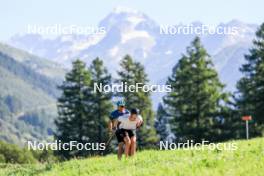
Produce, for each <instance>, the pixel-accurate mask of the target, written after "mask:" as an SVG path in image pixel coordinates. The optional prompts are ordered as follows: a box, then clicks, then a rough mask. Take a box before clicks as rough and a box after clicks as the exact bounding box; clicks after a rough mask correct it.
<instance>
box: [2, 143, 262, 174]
mask: <svg viewBox="0 0 264 176" xmlns="http://www.w3.org/2000/svg"><path fill="white" fill-rule="evenodd" d="M230 142H233V141H230ZM235 142H236V143H237V146H238V149H237V150H235V151H219V150H213V151H212V150H203V151H201V150H169V151H168V150H167V151H155V150H148V151H141V152H138V153H137V155H136V156H135V157H134V158H129V159H123V160H122V161H118V160H117V158H116V156H115V155H109V156H106V157H93V158H89V159H81V160H71V161H68V162H64V163H57V164H39V165H24V166H21V165H7V166H2V167H0V168H2V169H1V170H0V175H18V176H19V175H47V176H77V175H92V176H104V175H106V176H119V175H120V176H163V175H172V176H177V175H185V176H192V175H201V176H207V175H208V176H220V175H221V176H222V175H226V176H235V175H239V176H240V175H247V176H248V175H252V176H257V175H259V176H261V175H263V173H264V138H256V139H252V140H249V141H235Z"/></svg>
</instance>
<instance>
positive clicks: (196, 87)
mask: <svg viewBox="0 0 264 176" xmlns="http://www.w3.org/2000/svg"><path fill="white" fill-rule="evenodd" d="M167 84H168V85H171V86H172V92H170V93H168V94H167V95H166V96H165V97H164V99H163V101H164V105H165V107H164V108H165V110H166V112H167V113H168V114H169V115H170V116H171V117H172V120H171V126H172V131H173V132H174V133H175V135H176V137H177V140H183V141H185V140H194V141H195V142H200V141H201V140H203V139H206V140H210V141H216V140H218V139H219V136H220V134H221V130H220V129H219V128H217V127H218V126H219V123H221V122H222V121H223V119H224V118H225V117H224V116H223V115H224V114H223V111H226V110H227V109H226V108H225V104H226V103H227V101H228V94H226V93H224V92H223V88H224V85H223V84H222V83H221V82H220V81H219V79H218V75H217V72H216V71H215V70H214V68H213V63H212V61H211V58H210V57H209V55H208V54H207V52H206V50H205V49H204V48H203V46H202V45H201V42H200V39H199V38H198V37H196V38H195V39H194V41H193V42H192V44H191V46H190V47H188V48H187V54H186V55H183V56H182V58H181V59H180V60H179V62H178V63H177V64H176V66H175V67H174V68H173V73H172V75H171V76H170V77H169V78H168V81H167Z"/></svg>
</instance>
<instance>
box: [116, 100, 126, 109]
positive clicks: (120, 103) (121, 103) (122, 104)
mask: <svg viewBox="0 0 264 176" xmlns="http://www.w3.org/2000/svg"><path fill="white" fill-rule="evenodd" d="M116 105H117V109H118V111H124V110H125V105H126V104H125V101H124V100H119V101H118V102H117V103H116Z"/></svg>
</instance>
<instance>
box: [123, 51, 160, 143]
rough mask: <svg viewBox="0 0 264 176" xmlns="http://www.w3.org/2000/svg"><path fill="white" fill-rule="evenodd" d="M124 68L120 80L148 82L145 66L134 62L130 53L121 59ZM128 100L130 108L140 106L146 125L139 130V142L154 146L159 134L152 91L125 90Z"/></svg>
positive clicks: (130, 83)
mask: <svg viewBox="0 0 264 176" xmlns="http://www.w3.org/2000/svg"><path fill="white" fill-rule="evenodd" d="M121 68H122V70H121V71H119V72H118V75H119V77H120V79H119V80H118V81H119V82H123V83H127V85H128V86H129V85H136V84H137V83H141V84H142V85H146V84H148V82H149V80H148V79H147V74H146V73H145V70H144V67H143V66H142V65H141V64H140V63H138V62H134V61H133V60H132V58H131V57H130V56H129V55H126V56H125V57H124V58H123V60H122V61H121ZM120 95H121V96H122V97H124V100H125V101H126V106H127V108H128V109H131V108H138V109H140V114H141V115H142V117H143V120H144V125H143V126H142V127H141V128H140V130H138V132H137V142H138V145H139V146H140V147H152V146H153V144H155V143H156V142H157V136H156V132H155V128H154V113H153V111H152V103H151V99H150V92H144V91H143V90H142V89H139V90H138V91H135V92H132V91H124V92H122V93H121V94H120Z"/></svg>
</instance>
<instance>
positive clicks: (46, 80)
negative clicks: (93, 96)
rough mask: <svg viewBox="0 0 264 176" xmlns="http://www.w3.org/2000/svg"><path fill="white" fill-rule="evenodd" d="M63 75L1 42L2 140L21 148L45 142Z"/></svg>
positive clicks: (0, 116) (54, 67) (57, 68)
mask: <svg viewBox="0 0 264 176" xmlns="http://www.w3.org/2000/svg"><path fill="white" fill-rule="evenodd" d="M53 72H55V73H56V74H53ZM64 73H65V70H63V69H62V68H60V67H59V66H56V64H53V63H52V62H50V61H46V60H45V59H41V58H38V57H37V56H34V55H31V54H29V53H27V52H24V51H22V50H19V49H16V48H13V47H10V46H8V45H5V44H1V43H0V127H1V132H0V139H1V140H4V141H7V142H10V143H16V144H19V145H23V143H24V142H25V141H27V140H33V139H38V140H46V139H47V137H48V136H49V135H50V134H51V133H52V129H53V119H54V117H55V116H56V97H57V96H58V95H59V92H58V90H57V88H56V86H57V85H58V84H59V83H60V82H61V81H62V79H63V74H64Z"/></svg>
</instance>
